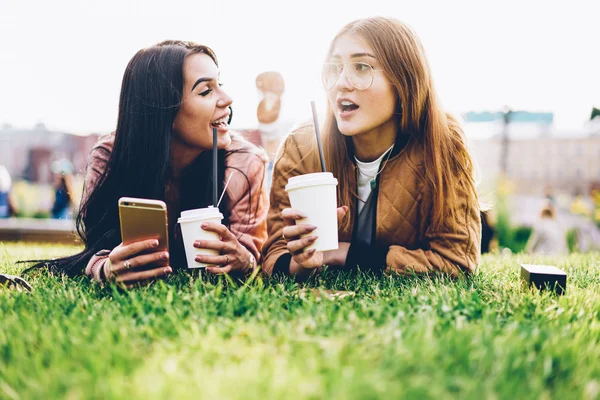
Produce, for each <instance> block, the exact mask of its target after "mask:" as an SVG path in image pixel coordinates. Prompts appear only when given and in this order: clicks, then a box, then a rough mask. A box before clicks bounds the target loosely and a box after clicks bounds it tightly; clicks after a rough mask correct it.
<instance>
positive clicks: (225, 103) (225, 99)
mask: <svg viewBox="0 0 600 400" xmlns="http://www.w3.org/2000/svg"><path fill="white" fill-rule="evenodd" d="M232 103H233V99H232V98H231V97H230V96H229V95H228V94H227V92H225V91H224V90H223V89H221V98H220V99H219V101H218V102H217V106H219V107H221V108H227V107H229V106H230V105H231V104H232Z"/></svg>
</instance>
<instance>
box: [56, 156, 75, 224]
mask: <svg viewBox="0 0 600 400" xmlns="http://www.w3.org/2000/svg"><path fill="white" fill-rule="evenodd" d="M52 172H53V173H54V204H53V206H52V211H51V215H52V218H56V219H69V218H72V217H73V207H74V204H75V202H74V199H73V193H74V192H73V164H71V162H70V161H69V160H65V159H62V160H58V161H55V162H53V163H52Z"/></svg>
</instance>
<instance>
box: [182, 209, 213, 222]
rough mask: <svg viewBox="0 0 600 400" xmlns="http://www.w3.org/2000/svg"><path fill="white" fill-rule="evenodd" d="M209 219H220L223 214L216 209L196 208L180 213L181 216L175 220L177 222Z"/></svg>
mask: <svg viewBox="0 0 600 400" xmlns="http://www.w3.org/2000/svg"><path fill="white" fill-rule="evenodd" d="M209 218H221V219H223V214H221V212H220V211H219V209H218V208H217V207H213V206H209V207H206V208H196V209H194V210H185V211H182V212H181V216H180V217H179V219H178V220H177V221H178V222H187V221H195V220H201V219H209Z"/></svg>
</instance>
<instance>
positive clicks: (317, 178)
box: [285, 172, 338, 192]
mask: <svg viewBox="0 0 600 400" xmlns="http://www.w3.org/2000/svg"><path fill="white" fill-rule="evenodd" d="M337 183H338V180H337V179H335V178H334V177H333V174H332V173H331V172H315V173H312V174H304V175H297V176H293V177H291V178H290V179H288V183H287V185H285V190H286V192H289V191H290V190H294V189H300V188H304V187H308V186H319V185H337Z"/></svg>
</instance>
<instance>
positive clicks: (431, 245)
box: [386, 185, 481, 277]
mask: <svg viewBox="0 0 600 400" xmlns="http://www.w3.org/2000/svg"><path fill="white" fill-rule="evenodd" d="M426 187H428V185H426ZM459 190H460V193H459V202H458V204H457V205H456V209H455V212H456V214H455V215H456V217H457V218H458V221H457V222H456V223H455V224H453V225H454V228H453V229H446V230H435V229H433V228H432V226H431V210H432V207H433V205H432V195H431V190H427V189H426V190H425V192H424V193H423V196H422V200H421V205H420V209H421V215H422V216H424V218H423V219H422V221H421V232H423V234H422V236H423V237H422V242H424V243H427V244H428V245H427V246H426V247H425V248H421V249H411V250H409V249H407V248H405V247H403V246H394V245H392V246H390V249H389V251H388V254H387V257H386V265H387V268H386V271H387V272H390V273H398V274H407V275H411V274H424V273H443V274H446V275H449V276H452V277H459V276H462V275H464V274H470V273H472V272H474V270H475V268H476V266H477V264H478V263H479V258H480V248H481V216H480V213H479V201H478V199H477V198H476V197H473V196H472V195H470V194H468V193H467V191H466V190H464V186H463V185H459Z"/></svg>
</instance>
